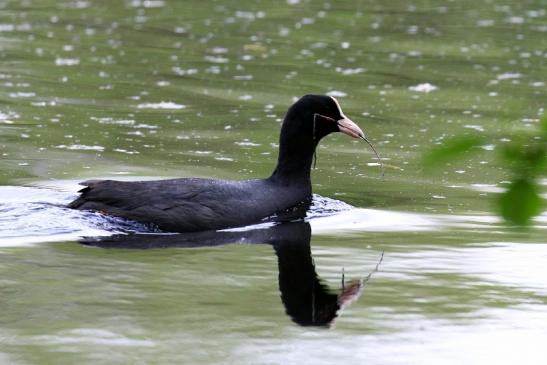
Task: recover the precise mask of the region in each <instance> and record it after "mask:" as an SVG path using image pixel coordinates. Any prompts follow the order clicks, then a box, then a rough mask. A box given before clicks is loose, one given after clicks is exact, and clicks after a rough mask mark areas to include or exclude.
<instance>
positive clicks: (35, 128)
mask: <svg viewBox="0 0 547 365" xmlns="http://www.w3.org/2000/svg"><path fill="white" fill-rule="evenodd" d="M545 8H546V4H545V2H544V1H541V0H531V1H527V2H519V3H514V4H513V3H511V4H508V3H506V2H500V1H494V0H489V1H487V0H484V1H458V2H447V3H445V4H440V3H439V2H434V1H427V0H423V1H415V2H412V3H409V2H408V1H389V2H376V1H356V2H311V1H304V0H300V1H298V0H291V1H287V2H283V3H280V2H259V1H256V2H255V1H243V2H242V1H224V2H222V3H217V2H212V3H211V2H203V1H202V2H195V1H184V2H176V1H162V0H158V1H138V0H136V1H120V2H116V3H111V2H93V1H61V2H57V1H30V0H26V1H2V2H0V61H1V62H0V83H1V84H2V88H0V155H1V159H0V184H1V185H2V186H0V291H1V295H0V298H1V299H0V301H1V304H2V309H3V310H2V312H1V313H0V362H1V363H10V364H11V363H13V364H42V363H55V364H73V363H82V364H87V363H89V364H91V363H93V364H96V363H119V364H132V363H139V362H143V363H203V364H206V363H210V364H216V363H241V364H291V363H303V362H304V363H305V362H310V363H317V364H322V363H324V364H332V363H334V362H345V363H350V364H362V363H370V364H409V363H416V364H462V363H465V364H484V363H499V364H504V363H506V364H510V363H511V364H512V363H515V362H517V361H518V362H521V363H526V364H528V363H530V364H539V363H542V361H543V359H544V358H545V355H547V353H546V352H545V347H544V346H543V342H544V340H543V339H544V338H545V337H546V335H547V332H546V330H545V326H544V325H543V324H544V323H546V322H547V310H546V308H547V306H546V302H547V286H546V285H545V280H544V279H543V278H545V276H546V272H545V262H546V259H547V240H546V239H545V237H546V235H545V227H546V226H547V216H546V214H545V213H543V215H542V216H540V217H539V218H538V219H537V220H536V221H535V222H534V225H533V227H531V229H529V230H527V231H521V230H515V229H512V228H511V227H507V226H506V225H504V224H503V223H502V222H500V221H499V220H498V219H497V218H496V217H495V215H493V213H492V200H493V198H494V197H495V195H496V194H497V193H498V192H499V191H502V190H503V189H504V187H505V186H506V184H507V181H508V180H509V179H511V176H510V175H508V174H507V172H506V170H504V169H503V162H502V161H501V160H499V159H498V151H499V149H500V146H503V144H505V143H508V142H509V141H510V140H511V139H512V138H513V136H514V134H515V133H517V132H519V131H526V130H531V129H532V128H534V127H535V125H536V124H537V122H538V119H539V117H540V116H541V115H543V113H544V108H545V100H547V95H546V94H547V93H546V92H545V90H546V89H545V82H546V80H545V75H546V74H547V69H546V65H547V63H546V62H545V60H546V58H547V53H546V52H545V50H546V49H547V37H546V32H547V28H546V21H545V19H546V14H545V12H546V10H545ZM306 93H322V94H325V93H328V94H329V95H333V96H335V97H337V98H338V100H339V101H340V104H341V105H342V107H343V109H344V111H345V113H346V114H347V115H348V116H349V117H351V118H352V119H353V120H355V121H356V122H357V123H358V124H359V125H360V126H361V127H362V128H363V130H364V131H365V132H366V133H367V135H368V136H369V138H370V139H371V140H372V142H373V143H374V144H375V146H376V148H377V149H378V150H379V152H380V153H381V155H382V158H383V162H384V164H385V166H386V174H385V178H384V179H382V178H381V171H380V168H379V167H378V166H377V161H376V160H375V157H374V155H373V154H372V153H371V151H370V150H369V149H368V148H367V147H366V145H365V144H364V143H359V141H353V140H350V139H348V138H345V136H329V137H328V138H326V139H325V140H324V141H322V145H321V146H320V148H319V149H318V156H317V157H318V161H317V168H316V169H315V170H314V171H313V173H312V179H313V188H314V192H315V193H316V194H318V196H317V197H316V201H317V202H322V203H319V205H317V206H316V207H315V209H312V211H311V212H310V213H309V215H308V218H307V220H306V222H307V223H302V222H301V223H302V224H303V225H297V230H296V232H300V233H298V234H297V233H294V234H292V235H288V237H293V238H295V237H296V238H298V237H300V238H302V237H304V238H306V237H308V239H298V240H296V241H297V243H295V244H293V245H285V246H282V243H283V242H285V243H287V242H292V241H291V239H292V238H291V239H289V238H286V237H287V236H284V235H283V234H280V233H279V232H278V231H277V230H278V228H276V226H272V225H266V226H258V227H250V228H249V227H248V228H246V229H245V230H243V231H242V232H240V233H234V232H232V233H229V234H228V233H221V234H220V235H215V236H214V237H201V238H200V239H199V242H203V243H208V244H209V245H204V246H205V247H197V248H196V247H194V248H183V247H173V246H176V245H171V247H164V248H161V249H159V248H158V249H127V248H123V247H117V248H115V247H111V248H109V249H104V248H98V247H94V246H93V245H89V244H88V245H84V244H82V243H80V242H79V241H80V239H81V237H83V236H86V237H103V239H107V238H108V237H110V236H111V235H113V234H119V233H127V232H128V231H132V230H137V231H142V230H146V227H138V226H134V225H131V224H129V225H128V224H127V222H122V221H119V220H115V219H114V220H113V219H109V218H105V217H102V216H100V215H97V214H94V213H82V212H73V211H70V210H67V209H65V208H64V207H63V205H64V204H66V203H67V202H68V201H70V200H71V199H72V198H74V196H75V194H76V190H77V189H78V188H77V184H76V182H77V181H81V180H85V179H87V178H97V177H102V178H123V179H143V178H169V177H175V176H200V177H212V178H226V179H241V178H256V177H263V176H267V175H268V174H269V173H271V170H272V169H273V167H274V161H275V158H276V153H277V136H278V132H279V127H280V123H281V121H282V118H283V115H284V113H285V111H286V109H287V107H288V106H289V105H290V104H291V103H292V102H293V101H294V100H295V99H296V98H298V97H300V96H302V95H304V94H306ZM460 134H467V135H475V134H480V135H484V136H485V137H487V138H488V139H489V141H491V142H490V143H488V144H486V145H484V146H483V147H482V149H481V151H480V152H479V153H478V154H476V155H474V156H472V157H469V158H466V159H462V160H459V161H454V162H453V163H451V164H448V165H446V166H440V167H439V169H438V170H437V171H433V172H428V173H425V172H424V171H423V170H422V166H421V163H420V158H421V155H422V153H423V152H424V151H426V150H427V149H429V148H431V147H432V146H434V145H436V144H442V143H443V141H445V140H446V139H447V138H449V137H451V136H453V135H460ZM542 183H543V185H542V186H545V185H547V182H546V181H543V182H542ZM323 198H330V200H327V201H324V200H321V199H323ZM323 203H324V204H323ZM321 204H323V205H321ZM346 204H347V205H346ZM307 224H309V226H308V225H307ZM306 227H308V228H306ZM308 230H309V232H310V234H311V235H309V236H306V234H305V233H306V232H308ZM249 232H250V233H249ZM302 232H304V233H302ZM302 235H303V236H302ZM219 237H220V238H219ZM272 237H273V238H272ZM284 237H285V238H284ZM152 241H153V240H152V239H150V240H148V242H152ZM191 241H192V240H191ZM227 241H233V242H231V243H229V242H227ZM251 241H257V242H251ZM163 242H165V241H163ZM185 242H186V243H185V244H186V245H187V246H188V245H189V244H188V241H185ZM192 242H194V243H195V242H196V239H195V238H194V239H193V241H192ZM212 243H216V244H212ZM164 246H167V245H164ZM179 246H180V242H179ZM292 248H294V249H295V250H297V249H299V248H300V251H298V250H297V251H295V253H291V252H292V251H284V249H292ZM286 252H289V253H291V254H290V255H285V254H284V253H286ZM382 253H383V256H382ZM286 257H289V258H291V257H294V258H295V260H294V262H295V263H296V264H297V265H289V264H287V263H286V262H285V259H284V258H286ZM290 262H291V261H290V260H289V263H290ZM295 267H296V268H300V269H302V268H304V269H306V270H307V271H298V273H299V274H298V275H301V276H298V275H297V274H296V273H297V271H294V270H296V269H294V268H295ZM291 270H292V271H291ZM369 274H371V275H370V276H369ZM291 275H293V276H294V277H307V276H306V275H309V277H310V278H311V282H312V283H313V285H314V286H313V287H314V288H322V289H321V293H324V295H325V298H334V302H336V298H337V296H338V297H343V298H345V299H346V302H344V301H343V300H342V302H343V304H344V306H343V307H344V308H341V309H343V310H339V311H338V312H337V315H336V317H335V318H334V319H333V321H332V322H331V323H330V325H328V326H323V327H319V328H315V327H313V326H302V323H301V321H300V322H299V321H298V318H296V316H295V314H294V313H295V312H294V311H293V310H292V309H290V308H292V307H290V306H289V305H287V303H288V301H289V299H291V298H294V297H291V296H290V294H289V295H288V294H286V293H289V292H290V293H294V292H295V290H294V288H293V289H290V288H292V287H296V288H299V286H298V285H300V283H299V281H298V280H295V281H291V280H289V281H288V282H285V281H284V280H283V279H282V278H285V277H287V276H288V277H291ZM304 281H305V280H304ZM359 282H360V283H361V284H360V285H361V286H360V291H359V292H358V293H356V295H354V296H351V295H349V294H348V293H347V292H348V291H349V289H351V288H352V285H357V284H355V283H359ZM310 285H311V284H310ZM287 288H289V289H287ZM306 288H308V289H309V287H308V286H303V287H302V289H301V292H302V293H308V291H307V289H306ZM291 290H292V291H291ZM317 290H319V289H317ZM296 292H298V291H296ZM311 292H312V293H316V294H317V293H319V291H316V292H313V291H311ZM344 293H345V294H346V295H345V296H344V295H343V294H344ZM303 297H304V296H303ZM316 299H317V298H316ZM350 299H352V300H353V302H352V303H350V302H351V300H350ZM303 300H304V302H303V303H306V302H305V300H311V299H310V298H309V297H305V299H303ZM314 303H318V302H314ZM298 308H300V307H298ZM317 308H319V305H317V306H314V307H313V308H312V309H314V310H315V309H317ZM310 311H311V312H310ZM312 312H313V313H314V315H316V318H318V317H317V315H318V313H317V312H314V311H312V310H311V309H309V308H308V311H307V312H306V311H304V313H308V314H309V313H312Z"/></svg>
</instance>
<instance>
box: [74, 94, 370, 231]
mask: <svg viewBox="0 0 547 365" xmlns="http://www.w3.org/2000/svg"><path fill="white" fill-rule="evenodd" d="M332 132H342V133H345V134H347V135H349V136H351V137H354V138H364V134H363V132H362V131H361V129H360V128H359V127H358V126H357V125H356V124H355V123H353V122H352V121H351V120H350V119H349V118H347V117H346V116H345V115H344V113H343V112H342V109H341V108H340V105H339V104H338V102H337V101H336V99H335V98H333V97H330V96H322V95H306V96H304V97H302V98H300V99H299V100H298V101H297V102H296V103H295V104H293V105H292V106H291V107H290V108H289V110H288V112H287V115H286V116H285V119H284V121H283V125H282V127H281V136H280V138H279V157H278V160H277V166H276V168H275V170H274V171H273V173H272V175H271V176H270V177H268V178H266V179H256V180H242V181H228V180H214V179H201V178H181V179H170V180H156V181H131V182H128V181H115V180H90V181H85V182H83V183H81V184H82V185H84V186H86V187H85V188H84V189H82V190H80V193H81V195H80V197H78V198H77V199H76V200H74V201H73V202H71V203H70V204H69V205H68V207H69V208H74V209H81V210H93V211H100V212H103V213H105V214H110V215H115V216H119V217H124V218H128V219H131V220H135V221H139V222H144V223H153V224H155V225H157V226H158V227H159V228H161V229H162V230H165V231H172V232H192V231H204V230H212V229H223V228H229V227H236V226H242V225H246V224H251V223H255V222H258V221H260V220H261V219H263V218H265V217H269V216H271V215H274V214H276V213H278V212H281V211H284V210H286V209H288V208H291V207H293V206H295V205H297V204H299V203H300V202H302V201H305V200H308V199H310V197H311V193H312V189H311V181H310V169H311V164H312V160H313V154H314V151H315V148H316V146H317V143H318V142H319V141H320V140H321V138H323V137H325V136H326V135H328V134H330V133H332Z"/></svg>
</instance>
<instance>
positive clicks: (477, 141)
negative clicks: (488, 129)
mask: <svg viewBox="0 0 547 365" xmlns="http://www.w3.org/2000/svg"><path fill="white" fill-rule="evenodd" d="M484 143H485V139H484V138H483V137H479V136H463V137H454V138H451V139H449V140H446V141H445V142H444V143H443V144H442V145H439V146H437V147H435V148H433V149H431V150H430V151H429V152H426V154H425V156H424V158H423V163H424V166H425V167H426V168H433V167H437V166H439V165H441V166H442V165H444V164H446V163H447V162H449V161H451V160H454V159H456V158H457V157H461V156H462V155H464V154H465V153H468V152H470V151H471V150H472V149H474V148H475V147H478V146H480V145H482V144H484Z"/></svg>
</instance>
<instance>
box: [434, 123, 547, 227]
mask: <svg viewBox="0 0 547 365" xmlns="http://www.w3.org/2000/svg"><path fill="white" fill-rule="evenodd" d="M485 143H488V140H487V139H486V138H484V137H481V136H456V137H453V138H451V139H449V140H447V141H445V142H444V143H443V144H442V145H440V146H438V147H435V148H433V149H431V150H430V151H428V152H427V153H426V154H425V156H424V158H423V163H424V167H425V168H426V169H433V168H438V167H439V166H444V164H445V163H447V162H449V161H451V160H454V159H456V158H462V157H463V156H465V155H467V154H470V153H473V152H477V151H479V147H480V146H482V145H484V144H485ZM498 151H499V158H501V159H502V161H503V166H504V168H506V169H507V170H508V171H509V173H510V175H511V176H512V179H511V182H510V183H509V185H508V187H507V189H506V190H505V191H504V192H502V193H501V194H499V196H498V197H497V200H496V205H497V210H498V213H499V214H500V215H501V216H502V217H503V218H504V219H505V221H506V222H508V223H510V224H514V225H518V226H527V225H529V224H530V223H531V222H532V219H533V218H534V217H535V216H537V215H539V214H540V213H541V211H542V208H543V206H544V205H545V201H544V199H543V198H542V197H541V195H540V193H541V188H540V186H539V180H540V178H541V177H543V176H546V175H547V116H544V117H543V118H542V119H540V121H539V123H538V124H537V126H536V128H531V130H527V131H520V132H518V133H516V134H515V135H513V136H512V138H511V141H510V142H509V143H507V144H505V145H502V146H500V148H499V149H498Z"/></svg>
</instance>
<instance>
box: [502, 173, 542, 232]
mask: <svg viewBox="0 0 547 365" xmlns="http://www.w3.org/2000/svg"><path fill="white" fill-rule="evenodd" d="M538 190H539V189H538V187H537V185H536V184H535V183H534V182H533V181H531V180H529V179H525V178H520V179H517V180H515V181H513V182H512V183H511V185H509V188H508V189H507V191H506V192H504V193H502V194H501V196H500V198H499V200H498V203H499V209H500V214H501V216H502V217H503V218H504V219H505V220H506V221H507V222H508V223H511V224H515V225H519V226H526V225H529V224H530V222H531V221H532V218H533V217H535V216H536V215H538V214H539V213H541V205H542V199H541V196H540V195H539V192H538Z"/></svg>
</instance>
